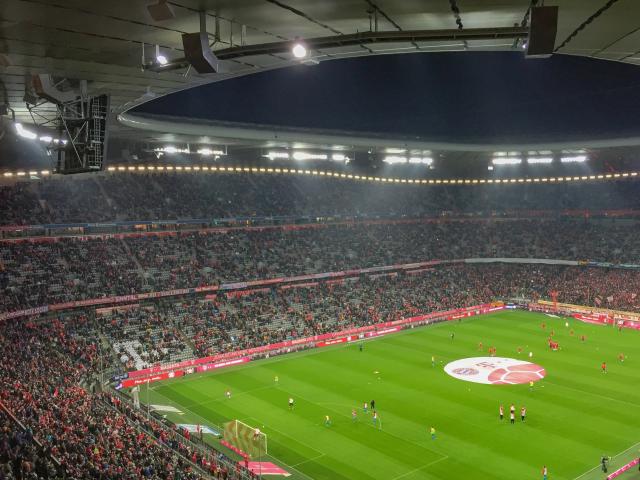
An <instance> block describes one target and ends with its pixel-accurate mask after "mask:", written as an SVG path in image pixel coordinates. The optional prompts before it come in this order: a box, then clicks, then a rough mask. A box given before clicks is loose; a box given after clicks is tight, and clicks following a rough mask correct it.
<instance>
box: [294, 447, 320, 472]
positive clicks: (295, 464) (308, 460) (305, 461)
mask: <svg viewBox="0 0 640 480" xmlns="http://www.w3.org/2000/svg"><path fill="white" fill-rule="evenodd" d="M314 450H315V449H314ZM324 456H325V454H324V453H323V454H322V455H318V456H317V457H313V458H309V459H307V460H303V461H302V462H299V463H294V464H293V465H290V467H291V468H296V467H297V466H299V465H303V464H305V463H307V462H313V461H314V460H317V459H319V458H322V457H324Z"/></svg>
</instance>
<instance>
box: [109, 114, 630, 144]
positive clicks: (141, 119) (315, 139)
mask: <svg viewBox="0 0 640 480" xmlns="http://www.w3.org/2000/svg"><path fill="white" fill-rule="evenodd" d="M118 121H119V122H120V123H121V124H122V125H124V126H126V127H131V128H136V129H140V130H146V131H153V132H161V133H174V134H182V135H193V136H200V137H202V136H209V137H218V138H225V139H230V140H233V141H236V142H237V141H243V140H244V141H252V142H292V143H294V142H301V143H311V144H337V145H345V144H346V145H351V146H353V147H362V148H367V147H381V148H385V147H396V148H409V149H424V150H446V151H458V152H467V151H468V152H478V151H488V152H492V151H495V150H539V149H549V150H562V149H579V148H611V147H630V146H638V145H640V137H627V138H611V139H599V140H589V141H567V142H549V143H544V142H539V143H528V144H523V143H518V144H499V143H496V144H493V143H491V144H487V143H451V142H432V141H427V140H408V139H398V138H393V137H391V136H390V137H388V138H385V137H383V136H379V137H378V136H376V137H372V136H365V135H363V136H354V135H349V134H347V133H345V134H344V135H340V134H337V133H322V132H313V131H306V132H300V131H295V130H288V129H287V128H285V127H272V126H268V125H264V126H260V127H261V128H256V126H253V125H247V126H241V125H236V126H228V125H220V124H215V123H212V122H207V121H206V120H201V121H198V120H195V119H191V118H185V119H176V118H175V117H166V119H160V118H158V117H156V118H151V117H148V116H141V115H135V114H133V113H129V112H125V113H121V114H119V115H118Z"/></svg>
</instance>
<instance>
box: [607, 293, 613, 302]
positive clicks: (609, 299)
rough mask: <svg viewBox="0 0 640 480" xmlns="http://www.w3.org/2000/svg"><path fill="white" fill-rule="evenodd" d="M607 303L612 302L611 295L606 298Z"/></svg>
mask: <svg viewBox="0 0 640 480" xmlns="http://www.w3.org/2000/svg"><path fill="white" fill-rule="evenodd" d="M607 302H609V303H611V302H613V295H610V296H608V297H607Z"/></svg>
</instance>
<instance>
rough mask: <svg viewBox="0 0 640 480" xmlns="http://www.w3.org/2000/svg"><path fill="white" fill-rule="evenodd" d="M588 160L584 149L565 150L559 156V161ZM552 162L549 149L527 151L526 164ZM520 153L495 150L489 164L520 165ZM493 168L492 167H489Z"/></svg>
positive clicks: (578, 161) (551, 153) (580, 161)
mask: <svg viewBox="0 0 640 480" xmlns="http://www.w3.org/2000/svg"><path fill="white" fill-rule="evenodd" d="M587 160H588V158H587V156H586V155H585V153H584V150H565V151H563V152H562V155H561V156H560V163H584V162H586V161H587ZM551 163H553V152H551V151H549V150H545V151H538V152H535V151H534V152H528V157H527V164H529V165H549V164H551ZM521 164H522V153H520V152H495V153H494V154H493V159H492V160H491V165H490V167H491V166H504V165H521ZM489 170H493V168H489Z"/></svg>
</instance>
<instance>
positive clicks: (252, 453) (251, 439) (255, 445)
mask: <svg viewBox="0 0 640 480" xmlns="http://www.w3.org/2000/svg"><path fill="white" fill-rule="evenodd" d="M223 438H224V439H225V440H226V441H227V442H229V443H230V444H231V445H233V446H234V447H236V448H238V449H240V450H242V451H243V452H244V453H246V454H247V455H249V457H250V458H252V459H259V458H261V457H262V456H264V455H266V454H267V434H266V433H264V432H262V431H260V429H259V428H257V427H251V426H249V425H247V424H246V423H244V422H241V421H240V420H231V421H230V422H227V423H225V424H224V433H223Z"/></svg>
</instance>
